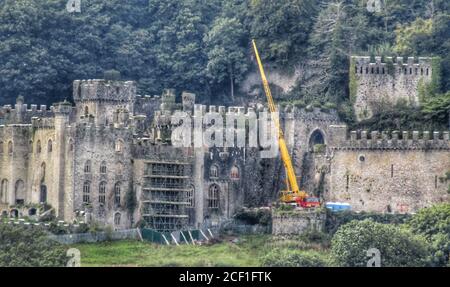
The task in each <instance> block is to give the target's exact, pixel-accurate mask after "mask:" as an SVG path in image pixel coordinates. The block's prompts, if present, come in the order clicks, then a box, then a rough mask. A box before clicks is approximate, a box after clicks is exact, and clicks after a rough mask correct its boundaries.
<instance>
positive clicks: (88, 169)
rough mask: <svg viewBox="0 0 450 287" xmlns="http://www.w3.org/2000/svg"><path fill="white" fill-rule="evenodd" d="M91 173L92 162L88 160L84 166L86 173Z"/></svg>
mask: <svg viewBox="0 0 450 287" xmlns="http://www.w3.org/2000/svg"><path fill="white" fill-rule="evenodd" d="M90 172H91V161H90V160H88V161H87V162H86V163H85V164H84V173H90Z"/></svg>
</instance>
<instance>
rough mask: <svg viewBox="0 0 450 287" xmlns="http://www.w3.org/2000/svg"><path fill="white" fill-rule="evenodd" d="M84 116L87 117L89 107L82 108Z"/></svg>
mask: <svg viewBox="0 0 450 287" xmlns="http://www.w3.org/2000/svg"><path fill="white" fill-rule="evenodd" d="M84 116H86V117H87V116H89V107H88V106H85V107H84Z"/></svg>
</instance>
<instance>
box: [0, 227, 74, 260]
mask: <svg viewBox="0 0 450 287" xmlns="http://www.w3.org/2000/svg"><path fill="white" fill-rule="evenodd" d="M67 260H68V258H67V257H66V248H65V247H63V246H62V245H60V244H58V243H57V242H54V241H51V240H49V239H48V238H47V235H46V233H45V232H44V231H43V230H42V229H40V228H37V227H33V228H30V227H24V226H14V225H6V224H2V225H0V266H2V267H53V266H54V267H59V266H65V265H66V263H67Z"/></svg>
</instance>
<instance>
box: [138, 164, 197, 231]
mask: <svg viewBox="0 0 450 287" xmlns="http://www.w3.org/2000/svg"><path fill="white" fill-rule="evenodd" d="M145 164H146V167H145V174H144V181H143V182H144V187H143V195H142V196H143V198H142V200H143V210H142V214H143V218H144V220H145V221H146V223H147V225H148V226H149V227H150V228H152V229H154V230H157V231H159V232H172V231H174V230H180V229H183V228H185V227H186V225H187V223H188V219H189V216H188V215H187V211H186V206H188V205H189V200H188V199H187V192H189V189H188V187H187V181H188V180H189V178H190V176H189V174H190V172H191V166H190V165H189V164H187V163H180V162H150V161H148V162H146V163H145Z"/></svg>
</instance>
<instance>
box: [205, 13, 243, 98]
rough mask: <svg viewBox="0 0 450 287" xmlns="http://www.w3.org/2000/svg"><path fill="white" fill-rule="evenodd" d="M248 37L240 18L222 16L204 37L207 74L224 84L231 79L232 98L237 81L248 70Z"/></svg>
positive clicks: (214, 81) (214, 80)
mask: <svg viewBox="0 0 450 287" xmlns="http://www.w3.org/2000/svg"><path fill="white" fill-rule="evenodd" d="M247 37H248V36H247ZM247 37H246V31H245V29H244V26H243V25H242V23H241V22H240V21H239V19H237V18H225V17H220V18H217V19H216V20H215V21H214V23H213V26H212V28H211V30H210V31H209V32H208V33H207V34H206V36H205V38H204V41H205V45H206V49H207V50H208V51H207V56H208V63H207V65H206V69H207V76H208V77H209V79H210V80H211V82H212V83H213V84H214V83H218V84H224V83H225V80H227V79H229V82H230V85H231V87H230V93H231V100H234V85H235V82H236V81H241V80H242V79H243V77H244V75H245V73H246V72H247V70H248V60H247V57H246V45H245V44H246V39H247Z"/></svg>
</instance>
